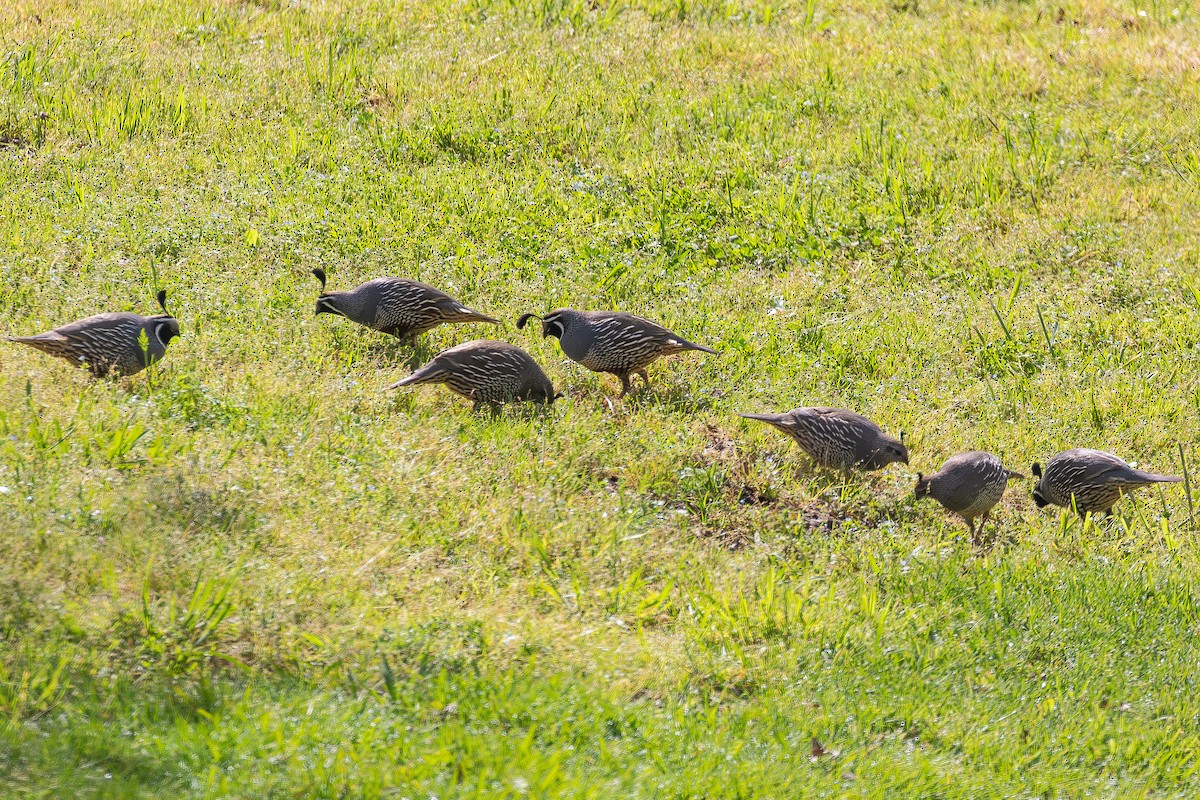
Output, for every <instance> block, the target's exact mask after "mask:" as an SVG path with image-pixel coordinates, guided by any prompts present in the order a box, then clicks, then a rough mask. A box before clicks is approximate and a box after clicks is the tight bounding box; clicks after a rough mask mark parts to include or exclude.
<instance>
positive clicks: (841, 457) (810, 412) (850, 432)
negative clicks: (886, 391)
mask: <svg viewBox="0 0 1200 800" xmlns="http://www.w3.org/2000/svg"><path fill="white" fill-rule="evenodd" d="M739 416H741V417H745V418H746V419H753V420H758V421H759V422H765V423H767V424H768V425H771V426H774V427H776V428H778V429H779V430H781V431H783V432H784V433H786V434H787V435H788V436H791V437H792V438H793V439H795V440H796V444H798V445H800V449H801V450H803V451H804V452H805V453H808V455H809V457H810V458H812V460H813V463H814V464H816V465H817V466H819V467H824V468H825V469H837V470H841V471H843V472H848V471H850V470H851V469H862V470H868V471H869V470H877V469H883V468H884V467H886V466H887V465H888V464H892V463H895V462H900V463H902V464H907V463H908V448H907V447H905V446H904V442H903V441H901V440H900V439H895V438H893V437H891V436H888V435H887V434H885V433H884V432H883V430H882V429H881V428H880V427H879V426H878V425H876V424H875V423H874V422H872V421H871V420H869V419H867V418H866V417H864V416H863V415H861V414H856V413H854V412H853V411H849V410H847V409H844V408H824V407H817V408H796V409H793V410H791V411H788V412H786V413H783V414H739Z"/></svg>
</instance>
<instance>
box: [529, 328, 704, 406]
mask: <svg viewBox="0 0 1200 800" xmlns="http://www.w3.org/2000/svg"><path fill="white" fill-rule="evenodd" d="M530 318H537V319H540V320H541V321H542V337H543V338H545V337H547V336H553V337H555V338H556V339H558V343H559V346H561V347H562V351H563V353H565V354H566V356H567V358H569V359H571V360H572V361H576V362H578V363H580V364H582V365H583V366H585V367H587V368H588V369H590V370H591V371H592V372H607V373H610V374H612V375H616V376H617V377H618V378H620V379H621V396H622V397H624V396H625V395H626V394H628V393H629V389H630V386H631V384H630V381H629V376H630V375H639V376H641V378H642V382H643V383H644V384H645V386H646V388H649V386H650V376H649V375H648V374H647V373H646V367H647V366H649V365H650V364H651V363H652V362H653V361H655V360H656V359H659V358H661V357H663V356H669V355H671V354H673V353H682V352H684V351H687V350H699V351H700V352H703V353H711V354H712V355H717V351H716V350H713V349H712V348H711V347H705V346H704V345H701V344H695V343H694V342H689V341H688V340H687V339H684V338H683V337H682V336H679V335H677V334H674V333H672V332H671V331H669V330H667V329H666V328H664V327H663V326H662V325H659V324H658V323H657V322H654V321H652V320H648V319H646V318H644V317H637V316H634V315H633V314H625V313H622V312H619V311H574V310H572V309H569V308H560V309H559V310H557V311H552V312H550V313H549V314H547V315H546V316H544V317H538V316H537V315H536V314H522V315H521V317H520V319H518V320H517V327H518V328H524V327H525V324H526V323H527V322H528V321H529V320H530Z"/></svg>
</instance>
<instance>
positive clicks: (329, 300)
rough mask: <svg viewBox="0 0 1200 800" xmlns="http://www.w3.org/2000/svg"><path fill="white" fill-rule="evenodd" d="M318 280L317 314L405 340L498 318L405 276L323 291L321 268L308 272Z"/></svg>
mask: <svg viewBox="0 0 1200 800" xmlns="http://www.w3.org/2000/svg"><path fill="white" fill-rule="evenodd" d="M312 274H313V275H314V276H316V278H317V280H319V281H320V282H321V294H320V296H318V297H317V312H316V313H318V314H337V315H339V316H343V317H345V318H346V319H348V320H350V321H351V322H357V323H358V324H359V325H364V326H366V327H368V328H371V329H372V330H377V331H380V332H381V333H388V334H391V335H392V336H395V337H397V338H399V339H405V338H409V337H412V336H416V335H418V334H421V333H425V332H426V331H428V330H431V329H433V328H436V327H437V326H438V325H441V324H443V323H447V322H487V323H490V324H492V325H499V324H500V322H499V320H495V319H492V318H491V317H489V316H487V315H485V314H481V313H479V312H478V311H475V310H473V309H470V308H467V307H466V306H465V305H463V304H462V303H460V302H459V301H457V300H455V299H454V298H453V297H451V296H450V295H448V294H446V293H445V292H443V291H440V290H438V289H435V288H433V287H432V286H429V285H427V284H424V283H421V282H419V281H412V280H409V279H407V278H375V279H374V280H370V281H367V282H366V283H363V284H359V285H358V286H356V287H354V288H353V289H350V290H347V291H344V292H327V291H325V270H323V269H320V268H317V269H314V270H313V271H312Z"/></svg>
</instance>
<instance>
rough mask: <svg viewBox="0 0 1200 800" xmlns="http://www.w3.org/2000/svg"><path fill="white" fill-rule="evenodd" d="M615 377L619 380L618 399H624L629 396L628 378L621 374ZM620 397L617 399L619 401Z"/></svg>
mask: <svg viewBox="0 0 1200 800" xmlns="http://www.w3.org/2000/svg"><path fill="white" fill-rule="evenodd" d="M617 377H618V378H620V379H621V395H620V397H624V396H625V395H627V394H629V388H630V386H629V376H628V375H625V374H622V375H618V376H617ZM620 397H618V398H617V399H620Z"/></svg>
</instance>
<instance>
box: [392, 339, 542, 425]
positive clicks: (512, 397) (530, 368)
mask: <svg viewBox="0 0 1200 800" xmlns="http://www.w3.org/2000/svg"><path fill="white" fill-rule="evenodd" d="M423 383H444V384H446V386H447V388H449V389H450V391H452V392H454V393H455V394H458V395H461V396H462V397H465V398H467V399H468V400H470V401H471V402H473V403H474V404H475V408H476V409H478V408H479V407H480V406H482V405H485V404H486V405H490V406H493V407H494V406H498V405H500V404H501V403H511V402H515V401H530V402H534V403H553V402H554V400H555V399H556V395H555V394H554V386H553V385H552V384H551V383H550V379H549V378H547V377H546V373H544V372H542V368H541V367H539V366H538V364H537V362H536V361H534V360H533V359H532V358H531V357H530V355H529V354H528V353H526V352H525V351H524V350H522V349H521V348H519V347H515V346H513V345H511V344H508V343H507V342H494V341H489V340H478V341H474V342H467V343H466V344H460V345H458V346H457V347H451V348H450V349H449V350H443V351H442V352H441V353H438V354H437V355H436V356H434V357H433V359H432V360H431V361H430V362H429V363H428V364H426V365H425V366H423V367H421V368H420V369H418V370H417V371H415V372H413V374H411V375H409V376H408V377H407V378H404V379H403V380H399V381H396V382H395V383H393V384H392V385H391V386H389V387H387V388H388V389H398V388H400V387H402V386H418V385H420V384H423Z"/></svg>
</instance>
